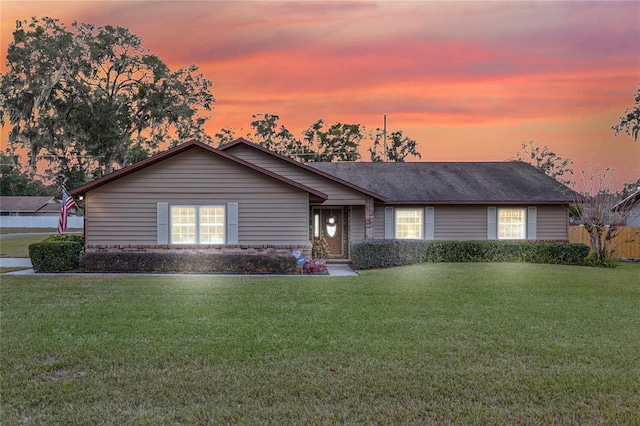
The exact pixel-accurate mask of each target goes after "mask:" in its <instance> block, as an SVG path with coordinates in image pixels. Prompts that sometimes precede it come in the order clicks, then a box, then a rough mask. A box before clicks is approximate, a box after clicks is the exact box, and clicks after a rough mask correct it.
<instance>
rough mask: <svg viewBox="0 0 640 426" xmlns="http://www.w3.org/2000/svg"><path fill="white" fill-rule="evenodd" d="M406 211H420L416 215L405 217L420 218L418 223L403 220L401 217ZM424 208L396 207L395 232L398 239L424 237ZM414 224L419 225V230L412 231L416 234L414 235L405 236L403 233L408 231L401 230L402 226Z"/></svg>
mask: <svg viewBox="0 0 640 426" xmlns="http://www.w3.org/2000/svg"><path fill="white" fill-rule="evenodd" d="M405 213H418V214H417V215H414V216H407V217H405V219H416V218H417V219H419V222H416V223H410V222H408V221H407V222H403V221H401V220H399V219H400V217H401V216H403V215H404V214H405ZM424 219H425V218H424V209H423V208H410V207H403V208H396V209H395V220H394V232H395V238H396V239H398V240H422V239H423V238H424V225H425V224H424ZM412 225H417V226H418V230H417V232H415V231H414V232H412V234H413V235H416V236H412V237H407V236H404V235H403V234H405V233H406V231H401V229H400V228H401V227H403V226H405V227H411V226H412Z"/></svg>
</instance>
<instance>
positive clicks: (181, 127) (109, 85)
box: [0, 17, 214, 176]
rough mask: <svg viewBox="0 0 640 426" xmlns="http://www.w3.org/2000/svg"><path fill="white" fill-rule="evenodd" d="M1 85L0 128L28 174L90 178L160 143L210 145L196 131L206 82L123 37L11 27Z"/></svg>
mask: <svg viewBox="0 0 640 426" xmlns="http://www.w3.org/2000/svg"><path fill="white" fill-rule="evenodd" d="M7 67H8V72H7V73H6V74H5V75H2V76H0V108H1V109H0V124H2V125H3V126H4V124H5V120H6V121H8V123H9V124H10V125H11V130H10V132H9V142H10V143H11V144H12V146H13V147H21V148H26V149H27V151H28V159H29V166H30V168H31V169H32V170H34V171H35V169H36V165H37V163H38V161H40V160H43V159H44V160H47V161H48V162H49V163H50V166H49V167H48V169H49V170H51V172H52V175H53V176H58V175H60V174H61V172H64V169H65V165H64V163H63V162H61V161H60V159H62V158H65V159H66V161H67V162H68V163H69V164H72V167H74V168H76V169H77V168H78V167H81V168H85V172H86V173H88V172H90V171H92V170H93V169H97V171H98V173H97V174H98V175H102V174H105V173H110V172H111V171H113V170H114V168H116V167H123V166H125V165H127V164H129V162H131V161H134V160H135V159H138V158H140V157H144V156H145V155H148V154H149V152H150V151H153V150H155V149H157V148H158V146H159V145H160V144H161V143H164V142H166V141H170V142H171V143H172V144H176V143H177V142H178V141H180V140H184V139H187V138H198V139H201V140H205V141H210V138H209V137H208V136H207V135H206V134H205V132H204V129H203V125H204V123H205V122H206V120H207V119H208V117H206V116H204V115H202V113H203V112H204V111H209V110H211V106H212V103H213V102H214V98H213V95H212V94H211V92H210V87H211V82H210V81H209V80H206V79H205V78H204V77H203V75H202V74H198V73H197V70H198V68H197V67H196V66H195V65H191V66H188V67H185V68H181V69H178V70H177V71H171V70H170V69H169V68H168V67H167V65H165V64H164V63H163V62H162V61H161V60H160V58H158V57H157V56H156V55H153V54H151V53H149V51H148V50H147V49H145V48H144V47H143V45H142V39H141V38H140V37H138V36H136V35H134V34H132V33H131V32H129V30H128V29H125V28H121V27H113V26H104V27H95V26H94V25H92V24H78V23H76V22H74V23H73V24H72V29H71V30H68V29H67V27H66V26H65V25H64V24H63V23H61V22H60V21H59V20H57V19H53V18H42V19H37V18H35V17H34V18H32V19H31V21H26V20H25V21H17V22H16V29H15V31H14V32H13V41H12V42H11V43H10V44H9V47H8V51H7Z"/></svg>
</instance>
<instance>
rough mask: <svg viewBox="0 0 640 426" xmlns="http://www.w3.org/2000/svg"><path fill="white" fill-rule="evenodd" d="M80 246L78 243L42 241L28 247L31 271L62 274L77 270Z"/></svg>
mask: <svg viewBox="0 0 640 426" xmlns="http://www.w3.org/2000/svg"><path fill="white" fill-rule="evenodd" d="M81 252H82V244H81V243H80V242H78V241H46V240H45V241H43V242H41V243H34V244H31V245H29V257H30V258H31V264H32V265H33V269H35V270H36V271H38V272H64V271H71V270H74V269H77V268H78V261H79V258H80V253H81Z"/></svg>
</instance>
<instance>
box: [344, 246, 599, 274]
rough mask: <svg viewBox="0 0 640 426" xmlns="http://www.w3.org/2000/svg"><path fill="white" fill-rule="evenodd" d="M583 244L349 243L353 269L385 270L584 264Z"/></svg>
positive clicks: (585, 254)
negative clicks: (428, 266)
mask: <svg viewBox="0 0 640 426" xmlns="http://www.w3.org/2000/svg"><path fill="white" fill-rule="evenodd" d="M588 255H589V247H588V246H586V245H584V244H574V243H557V242H544V241H536V242H531V241H424V240H367V241H359V242H356V243H352V245H351V262H352V264H353V265H354V267H355V268H356V269H371V268H388V267H390V266H401V265H410V264H414V263H421V262H530V263H555V264H563V265H585V264H586V263H585V262H586V258H587V256H588Z"/></svg>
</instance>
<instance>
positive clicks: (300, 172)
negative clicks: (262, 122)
mask: <svg viewBox="0 0 640 426" xmlns="http://www.w3.org/2000/svg"><path fill="white" fill-rule="evenodd" d="M226 152H227V153H229V154H231V155H234V156H236V157H238V158H240V159H242V160H245V161H248V162H250V163H253V164H255V165H257V166H260V167H262V168H263V169H267V170H270V171H272V172H274V173H277V174H279V175H280V176H284V177H286V178H289V179H291V180H293V181H296V182H298V183H300V184H302V185H306V186H309V187H311V188H313V189H316V190H318V191H321V192H323V193H325V194H327V195H328V196H329V198H328V199H327V201H325V202H324V203H323V204H325V205H364V199H365V196H364V194H362V193H360V192H358V191H355V190H353V189H351V188H348V187H346V186H344V185H342V184H339V183H337V182H333V181H332V180H330V179H327V178H324V177H322V176H319V175H317V174H315V173H313V172H311V171H308V170H304V169H303V168H301V167H298V166H295V165H293V164H290V163H287V162H286V161H283V160H281V159H279V158H276V157H273V156H271V155H269V154H267V153H264V152H262V151H258V150H256V149H253V148H250V147H248V146H243V145H236V146H234V147H233V148H231V149H229V150H228V151H226Z"/></svg>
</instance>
